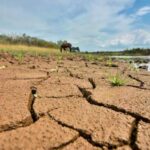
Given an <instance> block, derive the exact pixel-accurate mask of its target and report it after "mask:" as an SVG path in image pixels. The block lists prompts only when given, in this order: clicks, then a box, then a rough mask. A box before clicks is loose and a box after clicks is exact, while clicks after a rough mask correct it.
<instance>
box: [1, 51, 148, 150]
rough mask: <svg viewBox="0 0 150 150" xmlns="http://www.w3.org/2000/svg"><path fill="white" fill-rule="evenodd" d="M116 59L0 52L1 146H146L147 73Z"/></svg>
mask: <svg viewBox="0 0 150 150" xmlns="http://www.w3.org/2000/svg"><path fill="white" fill-rule="evenodd" d="M116 63H117V65H118V67H109V66H106V62H105V61H104V62H103V61H102V62H89V61H85V60H84V59H81V58H79V57H77V58H74V59H71V58H64V59H63V60H61V61H60V60H57V59H55V58H41V57H37V58H34V57H31V56H28V57H26V58H24V61H23V62H20V63H19V62H18V61H17V60H15V58H13V57H11V56H10V55H9V54H7V53H6V54H1V55H0V149H1V150H20V149H23V150H57V149H63V150H108V149H117V150H150V73H148V72H145V71H139V72H135V71H133V70H132V69H131V68H130V67H129V66H128V65H127V64H124V63H121V62H116ZM116 73H120V74H123V76H124V77H125V80H126V84H125V85H124V86H122V87H112V86H111V85H110V82H109V77H110V76H111V75H114V74H116Z"/></svg>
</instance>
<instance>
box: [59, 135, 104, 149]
mask: <svg viewBox="0 0 150 150" xmlns="http://www.w3.org/2000/svg"><path fill="white" fill-rule="evenodd" d="M62 150H102V148H97V147H94V146H92V145H91V144H90V143H88V142H87V141H86V140H84V139H83V138H81V137H80V138H78V139H77V140H76V141H75V142H73V143H71V144H69V145H68V146H66V147H64V148H63V149H62Z"/></svg>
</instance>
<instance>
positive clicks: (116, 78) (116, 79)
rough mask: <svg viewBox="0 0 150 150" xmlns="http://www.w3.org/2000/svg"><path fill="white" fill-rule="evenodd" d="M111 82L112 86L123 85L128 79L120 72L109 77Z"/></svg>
mask: <svg viewBox="0 0 150 150" xmlns="http://www.w3.org/2000/svg"><path fill="white" fill-rule="evenodd" d="M109 82H110V84H111V85H112V86H123V85H125V83H126V80H125V79H124V78H123V76H121V75H120V74H118V73H117V74H116V75H113V76H111V77H110V78H109Z"/></svg>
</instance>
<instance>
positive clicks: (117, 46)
mask: <svg viewBox="0 0 150 150" xmlns="http://www.w3.org/2000/svg"><path fill="white" fill-rule="evenodd" d="M23 33H26V34H27V35H30V36H34V37H38V38H42V39H45V40H48V41H54V42H57V41H58V40H67V41H68V42H70V43H72V45H73V46H79V47H80V49H81V50H83V51H100V50H102V51H104V50H113V51H117V50H123V49H127V48H128V49H130V48H133V47H144V48H147V47H150V0H77V1H75V0H0V34H10V35H12V34H13V35H14V34H17V35H20V34H23Z"/></svg>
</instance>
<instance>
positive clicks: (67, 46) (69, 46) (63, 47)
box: [60, 43, 72, 52]
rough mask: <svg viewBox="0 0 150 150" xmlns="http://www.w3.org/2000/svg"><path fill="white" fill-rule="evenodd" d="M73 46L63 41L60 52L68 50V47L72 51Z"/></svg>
mask: <svg viewBox="0 0 150 150" xmlns="http://www.w3.org/2000/svg"><path fill="white" fill-rule="evenodd" d="M71 48H72V45H71V44H70V43H63V44H61V46H60V52H62V51H63V50H64V51H67V49H69V51H70V52H71Z"/></svg>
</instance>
